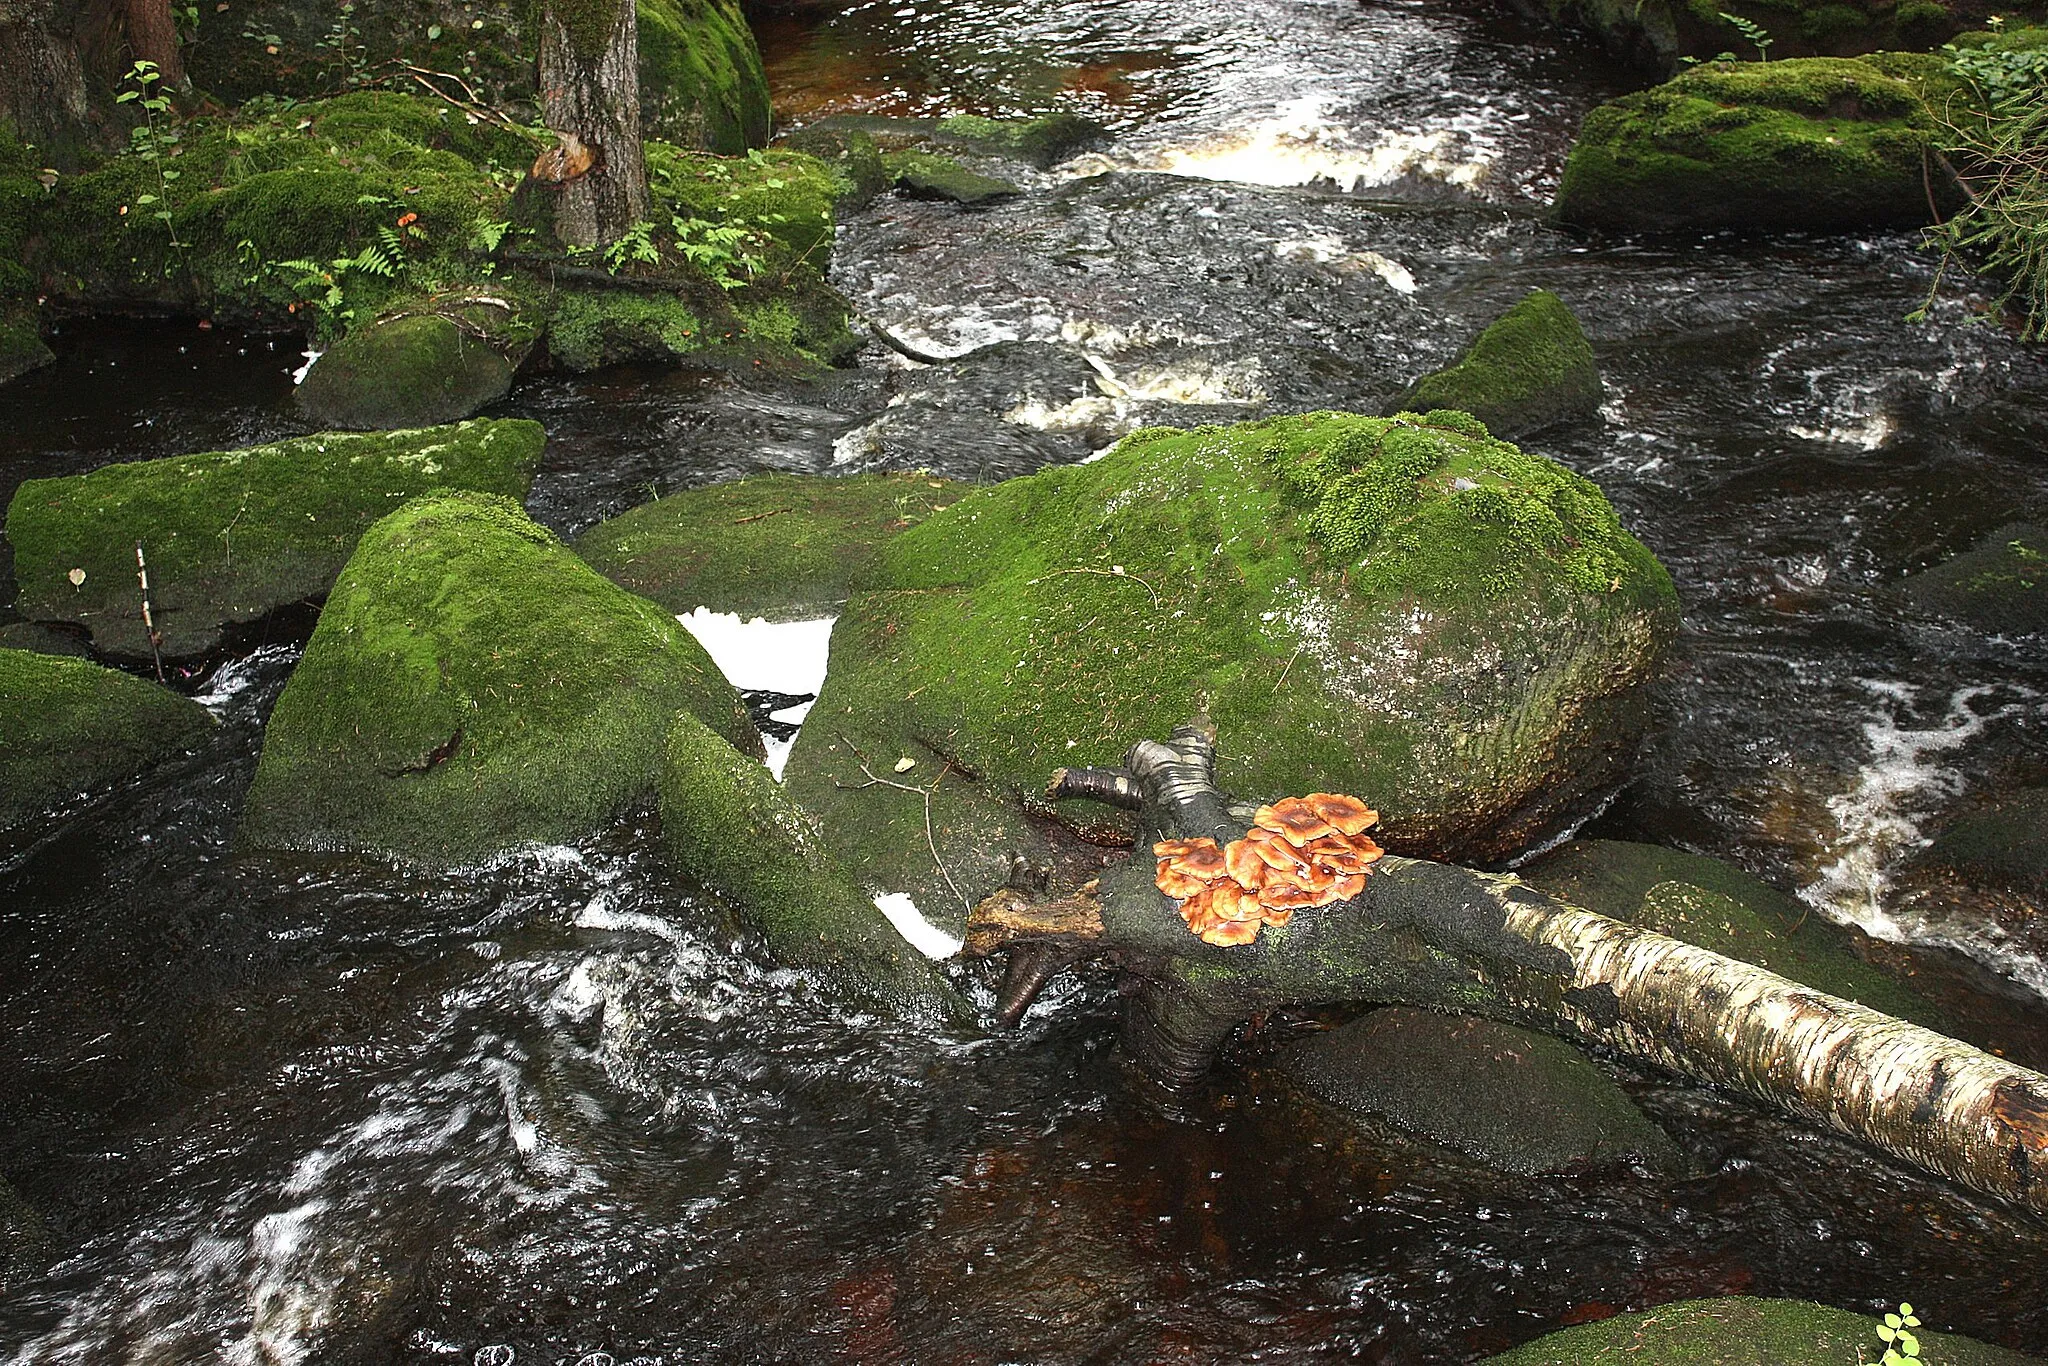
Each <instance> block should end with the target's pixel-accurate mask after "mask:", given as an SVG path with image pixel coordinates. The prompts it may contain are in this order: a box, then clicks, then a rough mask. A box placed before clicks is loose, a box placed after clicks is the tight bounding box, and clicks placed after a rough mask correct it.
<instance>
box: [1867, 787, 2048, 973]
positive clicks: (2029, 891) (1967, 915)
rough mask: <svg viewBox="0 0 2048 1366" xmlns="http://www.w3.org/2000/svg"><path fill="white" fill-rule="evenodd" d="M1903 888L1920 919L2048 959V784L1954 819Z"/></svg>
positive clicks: (1904, 878)
mask: <svg viewBox="0 0 2048 1366" xmlns="http://www.w3.org/2000/svg"><path fill="white" fill-rule="evenodd" d="M1898 887H1899V898H1900V907H1901V909H1902V910H1904V911H1906V912H1907V913H1909V914H1911V915H1913V916H1914V917H1916V918H1924V919H1926V920H1928V921H1930V922H1933V923H1936V924H1948V925H1953V926H1956V927H1957V928H1958V929H1959V930H1962V931H1963V932H1964V933H1965V934H1966V935H1967V937H1968V938H1970V939H1975V940H1979V941H1983V940H1989V941H1992V942H1995V943H1999V944H2001V945H2003V946H2005V947H2006V948H2007V949H2008V950H2009V951H2011V952H2014V953H2017V954H2021V955H2026V956H2029V957H2033V958H2037V959H2038V958H2048V788H2044V787H2030V788H2020V789H2018V790H2017V791H2012V792H2006V793H2001V794H1999V795H1998V796H1995V797H1992V798H1990V799H1989V800H1987V801H1985V802H1983V803H1982V804H1981V805H1979V806H1977V807H1976V808H1975V809H1973V810H1970V811H1968V812H1965V813H1964V814H1962V815H1960V816H1957V817H1955V818H1954V819H1952V820H1951V821H1949V823H1948V824H1947V825H1945V826H1944V827H1942V829H1941V832H1940V833H1939V834H1937V835H1936V836H1935V837H1934V839H1933V840H1932V842H1930V843H1929V844H1928V846H1927V848H1926V849H1924V850H1922V851H1921V852H1920V853H1919V854H1918V855H1917V856H1916V857H1915V858H1914V859H1913V861H1912V862H1911V863H1910V864H1909V865H1908V866H1907V867H1906V868H1905V869H1904V870H1903V871H1902V873H1901V875H1900V877H1899V882H1898Z"/></svg>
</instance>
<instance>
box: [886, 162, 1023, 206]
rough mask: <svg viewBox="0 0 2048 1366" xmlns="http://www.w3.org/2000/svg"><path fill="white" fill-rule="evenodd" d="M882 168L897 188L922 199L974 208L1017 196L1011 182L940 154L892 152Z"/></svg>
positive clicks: (1015, 188)
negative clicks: (947, 200)
mask: <svg viewBox="0 0 2048 1366" xmlns="http://www.w3.org/2000/svg"><path fill="white" fill-rule="evenodd" d="M882 165H883V166H884V167H885V168H886V169H887V171H888V174H889V178H890V181H891V182H892V183H893V184H894V185H895V186H896V188H897V189H899V190H901V191H903V192H904V193H905V194H907V195H911V196H914V197H916V198H919V199H950V200H952V201H953V202H954V203H956V204H967V205H975V204H986V203H989V202H990V201H992V200H997V199H1003V198H1007V197H1008V196H1010V195H1013V194H1016V193H1017V187H1016V186H1015V185H1012V184H1011V183H1010V182H1009V181H1007V180H998V179H997V178H996V177H994V176H988V175H983V174H982V173H981V172H979V171H975V170H970V169H968V168H967V167H966V166H963V165H961V164H960V163H959V162H958V161H956V160H955V159H953V158H952V157H949V156H944V155H941V154H940V153H937V152H922V151H910V152H891V153H889V154H887V155H885V156H884V157H883V158H882Z"/></svg>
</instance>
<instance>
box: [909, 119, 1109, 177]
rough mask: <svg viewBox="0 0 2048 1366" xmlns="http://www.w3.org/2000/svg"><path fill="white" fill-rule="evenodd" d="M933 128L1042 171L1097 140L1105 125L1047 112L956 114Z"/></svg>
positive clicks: (942, 133)
mask: <svg viewBox="0 0 2048 1366" xmlns="http://www.w3.org/2000/svg"><path fill="white" fill-rule="evenodd" d="M935 131H936V132H937V133H938V134H939V135H940V136H941V137H943V138H947V139H950V140H953V141H957V142H962V143H965V144H966V145H968V146H969V147H972V148H973V149H974V150H976V151H979V152H986V153H992V154H994V155H998V156H1006V157H1012V158H1015V159H1016V160H1019V161H1026V162H1029V163H1030V164H1031V165H1033V166H1035V167H1037V168H1038V169H1039V170H1041V171H1046V170H1051V169H1052V168H1053V167H1054V166H1056V165H1058V164H1059V163H1060V162H1062V161H1065V160H1066V159H1067V158H1068V157H1070V156H1073V155H1074V154H1075V153H1076V152H1079V151H1081V150H1082V149H1083V148H1085V147H1087V146H1088V145H1089V144H1090V143H1093V142H1095V141H1097V140H1099V139H1100V138H1101V137H1102V136H1103V135H1104V134H1105V133H1107V132H1108V129H1106V128H1105V127H1104V126H1103V125H1102V124H1099V123H1097V122H1096V121H1095V120H1093V119H1087V118H1082V117H1081V116H1080V115H1079V114H1065V113H1062V114H1047V115H1044V116H1042V117H1039V118H1034V119H991V118H984V117H982V116H981V115H979V114H956V115H954V116H953V117H952V118H949V119H941V120H939V122H938V126H937V128H936V130H935Z"/></svg>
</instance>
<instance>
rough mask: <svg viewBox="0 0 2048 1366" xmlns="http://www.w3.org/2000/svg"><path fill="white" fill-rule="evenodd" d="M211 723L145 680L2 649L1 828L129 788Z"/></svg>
mask: <svg viewBox="0 0 2048 1366" xmlns="http://www.w3.org/2000/svg"><path fill="white" fill-rule="evenodd" d="M213 725H214V722H213V717H212V715H211V714H210V713H209V712H208V711H207V710H206V708H204V707H202V706H200V705H199V704H198V703H197V702H194V701H192V700H191V699H190V698H187V697H182V696H180V695H179V694H177V693H174V692H172V691H171V690H170V689H169V688H166V687H163V686H161V685H160V684H156V683H152V682H150V681H148V680H147V679H142V678H136V677H134V676H133V675H130V674H124V673H120V672H118V671H116V670H114V669H105V668H101V667H100V666H99V665H97V664H94V663H92V662H90V661H89V660H83V659H63V658H59V657H58V656H55V655H46V654H37V653H34V652H32V651H28V650H7V649H0V735H4V736H5V737H6V740H5V743H0V828H5V827H7V826H11V825H15V824H18V823H19V822H21V821H23V820H25V819H27V818H29V817H31V816H34V815H36V814H38V813H40V812H42V811H46V810H48V809H49V808H51V807H54V806H57V805H60V804H62V803H64V802H67V801H72V800H76V799H77V798H79V797H82V796H84V795H86V794H88V793H91V792H95V791H97V790H100V789H103V788H106V787H108V786H111V785H113V784H115V783H119V782H123V781H126V780H127V779H129V778H132V777H134V776H135V775H137V774H138V773H141V772H143V771H145V770H146V769H149V768H151V767H153V766H155V765H156V764H158V763H160V762H162V761H163V760H164V759H166V758H169V757H170V756H171V755H174V754H177V753H180V752H182V751H183V750H185V749H188V748H190V747H191V746H193V745H195V744H198V743H199V742H200V741H201V740H203V739H205V737H206V736H207V734H208V733H210V732H211V731H212V729H213Z"/></svg>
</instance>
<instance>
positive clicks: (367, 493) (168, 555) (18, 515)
mask: <svg viewBox="0 0 2048 1366" xmlns="http://www.w3.org/2000/svg"><path fill="white" fill-rule="evenodd" d="M545 440H546V437H545V435H544V434H543V433H542V431H541V427H540V424H539V423H538V422H525V421H487V420H483V419H478V420H475V421H471V422H465V423H460V424H458V425H455V426H450V427H430V428H424V429H421V430H416V431H398V432H381V433H376V434H370V435H352V434H348V433H335V432H330V433H325V434H322V435H319V436H308V437H298V438H295V439H293V440H290V441H278V442H273V443H271V444H269V445H265V446H251V447H247V448H245V449H243V450H238V451H208V452H204V453H202V454H198V455H181V456H174V457H172V458H170V459H166V460H143V461H134V462H129V463H125V464H118V465H107V466H104V467H103V468H101V469H97V470H94V471H92V472H91V473H90V474H79V475H69V476H66V477H63V478H58V479H29V480H25V481H23V483H22V484H21V485H20V486H19V487H18V488H17V489H16V490H15V493H14V498H13V501H12V502H11V503H10V504H9V505H8V508H7V539H8V540H9V541H10V542H12V544H13V546H14V575H15V581H16V583H17V584H18V585H19V595H18V597H17V598H16V603H15V605H16V608H17V610H19V611H20V613H21V614H22V615H23V616H24V617H28V618H30V619H31V620H36V621H44V622H58V623H68V624H75V625H77V626H81V627H84V628H85V629H86V630H88V631H90V632H91V633H92V640H93V644H94V646H95V647H96V648H97V649H99V650H100V651H101V652H103V653H107V654H112V655H117V656H122V657H126V658H140V659H147V658H149V656H150V641H149V638H148V635H147V634H146V633H145V631H144V629H143V623H142V611H141V606H142V602H141V595H140V592H139V585H138V583H137V581H136V567H135V547H136V546H137V545H138V544H139V545H141V546H142V547H143V548H144V553H145V557H146V559H147V562H148V565H149V575H150V579H149V586H150V600H151V606H152V608H153V618H154V621H155V624H156V628H157V630H158V632H159V633H160V635H161V637H162V639H161V649H162V652H163V653H164V654H165V655H166V656H170V657H181V656H190V655H198V654H203V653H205V652H206V651H208V650H211V649H214V648H215V647H217V646H218V645H219V644H220V643H221V641H222V639H223V638H224V635H225V633H226V632H227V631H228V630H230V629H231V628H232V627H234V626H235V625H237V624H240V623H244V622H249V621H254V620H256V619H258V618H260V617H262V616H264V615H266V614H268V613H270V612H273V611H275V610H277V609H278V608H280V607H284V606H287V605H290V604H292V603H297V602H302V601H307V600H313V599H318V598H319V597H320V596H321V595H322V594H324V593H325V592H326V591H327V587H328V585H329V584H330V583H332V582H333V581H334V576H335V575H336V574H337V573H339V572H340V571H341V567H342V565H343V563H344V562H346V561H347V559H348V557H349V555H350V553H351V552H352V551H353V550H354V549H355V545H356V539H357V537H359V536H361V535H362V534H363V531H364V529H365V528H366V527H368V526H369V525H370V524H371V523H372V522H375V521H376V520H377V519H378V518H380V517H382V516H384V515H385V514H386V513H388V512H390V511H392V510H393V509H394V508H396V507H398V506H399V505H400V504H401V503H403V502H405V501H406V500H407V499H408V498H412V497H415V496H417V495H418V494H422V493H425V492H427V491H429V490H431V489H437V488H438V489H445V488H466V489H476V490H480V491H483V492H487V493H502V494H511V495H514V496H521V497H523V496H524V495H525V492H526V488H527V485H528V483H529V482H530V481H531V480H532V478H533V470H534V467H535V466H536V465H537V464H538V463H539V461H540V452H541V447H542V445H543V443H544V442H545Z"/></svg>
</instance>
